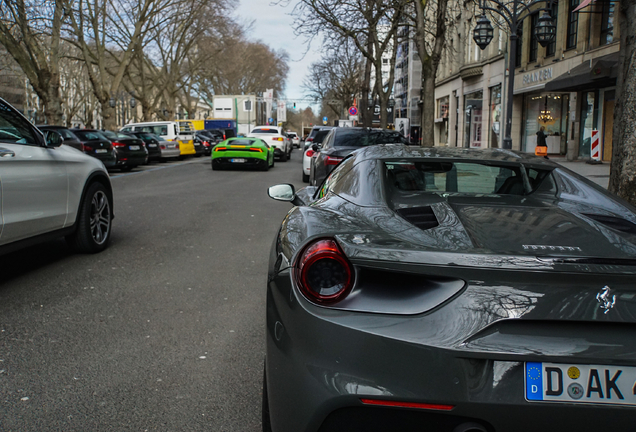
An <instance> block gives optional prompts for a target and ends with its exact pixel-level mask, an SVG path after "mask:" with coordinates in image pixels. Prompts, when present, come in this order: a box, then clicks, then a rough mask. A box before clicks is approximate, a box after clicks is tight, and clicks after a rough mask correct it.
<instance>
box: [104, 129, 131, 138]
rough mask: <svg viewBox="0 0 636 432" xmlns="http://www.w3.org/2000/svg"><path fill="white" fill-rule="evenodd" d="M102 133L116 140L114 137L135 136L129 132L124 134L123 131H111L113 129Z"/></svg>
mask: <svg viewBox="0 0 636 432" xmlns="http://www.w3.org/2000/svg"><path fill="white" fill-rule="evenodd" d="M102 134H103V135H104V136H105V137H106V138H108V139H109V140H114V139H130V138H134V137H132V136H130V135H128V134H124V133H121V132H111V131H104V132H102Z"/></svg>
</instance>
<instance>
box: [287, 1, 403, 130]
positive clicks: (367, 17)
mask: <svg viewBox="0 0 636 432" xmlns="http://www.w3.org/2000/svg"><path fill="white" fill-rule="evenodd" d="M405 1H406V0H404V1H403V0H389V1H387V0H301V1H300V2H299V3H298V4H297V6H296V7H295V8H294V15H295V16H296V20H295V23H296V32H297V33H298V34H303V35H305V36H306V37H307V38H309V39H311V38H313V37H315V36H316V35H317V33H319V32H323V33H324V34H331V33H332V34H336V35H338V36H340V37H344V38H347V39H349V40H351V41H352V42H353V43H354V44H355V46H356V47H357V49H358V50H359V51H360V53H362V55H363V56H364V57H366V58H367V59H368V60H369V62H370V63H371V64H372V65H373V70H374V76H375V84H374V89H373V90H374V92H375V94H376V95H377V97H378V100H379V102H380V109H381V112H382V113H385V112H387V108H388V106H389V98H390V96H391V93H392V92H393V82H394V77H395V57H396V53H397V44H398V39H397V31H398V28H399V26H400V23H401V22H402V20H403V13H404V7H405ZM385 54H389V55H388V60H389V74H388V76H387V77H386V79H384V78H383V76H382V64H383V63H382V61H383V57H386V56H385ZM387 123H388V122H387V117H386V116H385V115H383V116H381V118H380V125H381V127H386V125H387Z"/></svg>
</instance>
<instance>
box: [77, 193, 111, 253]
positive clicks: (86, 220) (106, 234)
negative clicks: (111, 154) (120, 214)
mask: <svg viewBox="0 0 636 432" xmlns="http://www.w3.org/2000/svg"><path fill="white" fill-rule="evenodd" d="M112 207H113V205H112V202H111V199H110V197H109V195H108V191H107V190H106V187H105V186H104V185H103V184H101V183H99V182H95V183H93V184H91V185H90V186H89V187H88V190H87V191H86V195H84V199H83V200H82V203H81V204H80V207H79V212H78V214H77V221H76V223H77V229H76V230H75V232H74V233H73V234H71V235H69V236H67V237H66V241H67V242H68V244H69V246H71V248H72V249H73V250H75V251H77V252H80V253H97V252H101V251H103V250H104V249H106V247H107V246H108V242H109V240H110V232H111V226H112V220H113V216H112V211H111V209H112Z"/></svg>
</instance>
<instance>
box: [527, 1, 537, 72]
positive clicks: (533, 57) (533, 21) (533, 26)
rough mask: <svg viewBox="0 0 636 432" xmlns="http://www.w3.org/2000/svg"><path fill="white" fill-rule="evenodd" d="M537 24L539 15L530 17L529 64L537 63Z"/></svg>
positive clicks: (535, 14)
mask: <svg viewBox="0 0 636 432" xmlns="http://www.w3.org/2000/svg"><path fill="white" fill-rule="evenodd" d="M538 22H539V13H533V14H532V15H530V41H529V42H530V43H529V44H528V45H530V51H529V52H528V61H529V62H530V63H532V62H535V61H537V51H538V50H539V42H538V41H537V23H538Z"/></svg>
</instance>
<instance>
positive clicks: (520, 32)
mask: <svg viewBox="0 0 636 432" xmlns="http://www.w3.org/2000/svg"><path fill="white" fill-rule="evenodd" d="M522 50H523V23H522V24H520V25H519V27H517V52H516V55H515V67H520V66H521V58H522V57H523V51H522Z"/></svg>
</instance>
